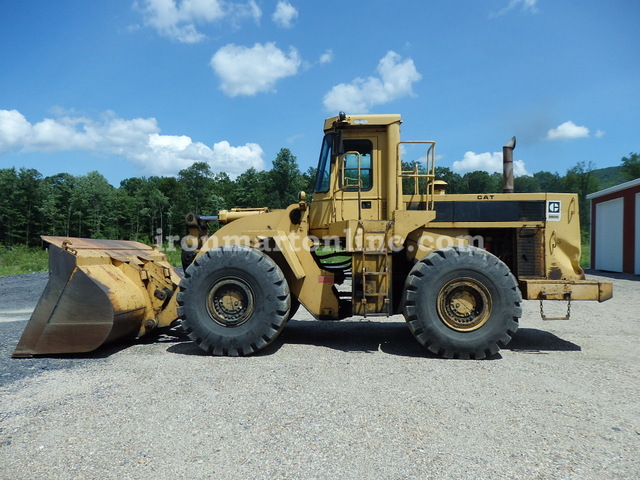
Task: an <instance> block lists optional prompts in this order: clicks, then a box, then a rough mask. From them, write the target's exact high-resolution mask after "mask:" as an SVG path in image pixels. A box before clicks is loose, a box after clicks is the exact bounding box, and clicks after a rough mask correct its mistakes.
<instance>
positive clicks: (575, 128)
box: [547, 121, 604, 140]
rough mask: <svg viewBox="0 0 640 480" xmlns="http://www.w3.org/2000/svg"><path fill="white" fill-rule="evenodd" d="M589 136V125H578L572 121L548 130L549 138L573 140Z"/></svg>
mask: <svg viewBox="0 0 640 480" xmlns="http://www.w3.org/2000/svg"><path fill="white" fill-rule="evenodd" d="M603 133H604V132H603ZM588 136H589V129H588V128H587V127H583V126H579V125H576V124H575V123H573V122H572V121H568V122H564V123H563V124H561V125H558V126H557V127H556V128H552V129H551V130H549V131H548V132H547V140H573V139H575V138H586V137H588Z"/></svg>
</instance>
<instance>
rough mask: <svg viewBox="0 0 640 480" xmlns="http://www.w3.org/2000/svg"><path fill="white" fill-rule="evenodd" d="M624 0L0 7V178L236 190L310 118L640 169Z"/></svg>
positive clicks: (312, 147)
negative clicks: (224, 184)
mask: <svg viewBox="0 0 640 480" xmlns="http://www.w3.org/2000/svg"><path fill="white" fill-rule="evenodd" d="M639 24H640V2H638V1H637V0H613V1H604V0H573V1H572V0H566V1H558V0H555V1H552V0H486V1H480V0H449V1H444V0H443V1H425V0H412V1H402V0H396V1H393V2H392V1H367V2H365V1H333V0H327V1H323V2H316V1H314V2H311V1H306V2H302V1H296V0H287V1H278V0H249V1H246V0H241V1H226V0H136V1H133V0H110V1H100V2H96V1H87V0H57V1H55V2H53V1H48V0H32V1H23V0H4V1H3V2H2V6H0V66H1V73H0V168H9V167H16V168H20V167H27V168H36V169H38V170H39V171H40V172H41V173H42V174H43V175H45V176H47V175H52V174H55V173H59V172H68V173H71V174H73V175H83V174H86V173H87V172H89V171H91V170H98V171H99V172H101V173H102V174H103V175H105V177H107V179H108V180H109V181H110V182H111V183H112V184H113V185H115V186H117V185H119V182H120V181H121V180H122V179H124V178H128V177H133V176H143V175H144V176H150V175H175V174H176V173H177V172H178V171H179V170H180V169H182V168H185V167H187V166H189V165H190V164H191V163H193V162H194V161H206V162H208V163H209V164H210V165H211V167H212V169H213V170H214V171H216V172H217V171H225V172H227V173H229V174H230V175H231V176H232V177H235V176H236V175H237V174H239V173H241V172H243V171H244V170H246V169H247V168H249V167H255V168H257V169H268V168H270V166H271V161H272V160H273V159H274V158H275V156H276V154H277V152H278V151H279V150H280V149H281V148H283V147H286V148H289V149H290V150H291V151H292V153H293V154H294V155H296V156H297V158H298V163H299V165H300V167H301V169H302V170H306V169H307V168H308V167H309V166H315V163H316V161H317V156H318V149H319V146H320V140H321V137H322V125H323V120H324V118H326V117H329V116H333V115H335V114H337V112H338V110H344V111H346V112H347V113H348V114H356V113H400V114H402V116H403V121H404V124H403V128H402V131H403V139H405V140H436V141H437V142H438V146H437V154H438V164H439V165H441V166H446V167H450V168H452V169H453V170H454V171H457V172H459V173H464V172H466V171H469V170H476V169H478V170H480V169H483V170H487V171H495V170H497V169H499V168H500V166H499V165H500V161H501V157H500V155H501V153H500V152H501V147H502V145H503V144H504V143H505V142H506V141H507V140H508V139H509V138H510V137H511V136H513V135H515V136H516V137H517V138H518V144H517V147H516V150H515V152H514V156H515V159H516V160H517V164H516V173H521V174H522V173H525V172H526V173H529V174H531V173H533V172H537V171H541V170H547V171H552V172H558V173H560V174H564V173H565V172H566V170H567V169H568V168H570V167H572V166H574V165H575V164H576V163H577V162H579V161H585V162H593V163H594V164H595V165H596V167H597V168H601V167H608V166H614V165H619V164H620V158H621V157H622V156H625V155H627V154H628V153H629V152H640V114H639V113H640V35H638V25H639Z"/></svg>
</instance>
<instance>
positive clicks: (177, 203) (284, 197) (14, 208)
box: [0, 148, 640, 247]
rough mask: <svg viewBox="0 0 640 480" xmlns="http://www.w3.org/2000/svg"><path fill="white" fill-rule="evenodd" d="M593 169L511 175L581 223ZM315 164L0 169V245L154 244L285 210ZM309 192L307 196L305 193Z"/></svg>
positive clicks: (477, 176) (452, 176)
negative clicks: (231, 218) (199, 226)
mask: <svg viewBox="0 0 640 480" xmlns="http://www.w3.org/2000/svg"><path fill="white" fill-rule="evenodd" d="M593 169H594V166H593V165H592V164H586V163H584V162H580V163H578V164H577V165H576V166H574V167H572V168H571V169H569V170H568V171H567V172H566V174H565V175H563V176H561V175H559V174H558V173H550V172H538V173H535V174H533V175H532V176H523V177H516V179H515V191H516V192H575V193H578V194H579V195H580V199H581V205H580V206H581V217H582V222H583V227H586V226H588V221H589V212H588V208H587V204H586V200H585V196H586V195H587V194H588V193H591V192H594V191H596V190H598V189H599V187H600V185H599V182H598V179H597V178H596V176H594V175H593ZM622 169H623V172H624V173H625V175H627V176H628V177H629V178H630V179H631V178H638V177H640V158H639V156H638V155H637V154H630V155H629V157H624V158H623V159H622ZM436 176H437V178H438V179H441V180H444V181H446V182H447V183H448V188H447V191H448V192H449V193H496V192H500V191H502V175H501V174H497V173H494V174H489V173H487V172H483V171H476V172H469V173H466V174H464V175H460V174H457V173H454V172H452V171H451V170H450V169H448V168H444V167H438V168H437V169H436ZM314 179H315V168H309V169H308V170H307V171H306V172H304V173H303V172H301V171H300V169H299V166H298V163H297V159H296V157H295V156H294V155H293V154H292V153H291V152H290V151H289V150H288V149H286V148H283V149H281V150H280V152H279V153H278V154H277V156H276V158H275V159H274V160H273V162H272V167H271V169H270V170H268V171H257V170H256V169H254V168H250V169H248V170H246V171H245V172H244V173H242V174H241V175H239V176H238V177H237V178H235V179H234V180H232V179H231V178H230V177H229V176H228V175H227V174H226V173H214V172H212V171H211V168H210V167H209V166H208V165H207V164H206V163H202V162H197V163H194V164H193V165H191V166H190V167H189V168H186V169H184V170H181V171H180V172H179V173H178V175H177V176H176V177H155V176H152V177H142V178H137V177H134V178H128V179H125V180H123V181H122V182H120V185H119V187H117V188H116V187H113V186H112V185H110V184H109V182H108V181H107V180H106V178H105V177H104V176H103V175H102V174H100V173H99V172H96V171H93V172H89V173H88V174H87V175H81V176H73V175H69V174H67V173H59V174H57V175H52V176H49V177H43V176H42V174H41V173H40V172H38V171H37V170H35V169H27V168H20V169H15V168H6V169H0V242H1V243H0V244H1V245H3V246H5V247H11V246H13V245H18V244H23V245H28V246H38V245H40V244H41V240H40V235H65V236H74V237H89V238H112V239H124V240H137V241H142V242H146V243H152V242H153V241H154V239H155V236H156V235H157V232H158V229H162V232H163V234H164V235H179V236H182V235H183V234H184V216H185V214H186V213H189V212H193V213H196V214H203V215H211V214H216V213H217V212H218V210H220V209H224V208H233V207H241V208H244V207H265V206H269V207H271V208H284V207H286V206H287V205H290V204H291V203H294V202H296V201H297V197H298V193H299V192H300V191H301V190H305V191H306V192H307V193H309V194H310V193H311V192H312V191H313V184H314ZM310 197H311V195H309V198H310Z"/></svg>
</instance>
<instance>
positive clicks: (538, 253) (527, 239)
mask: <svg viewBox="0 0 640 480" xmlns="http://www.w3.org/2000/svg"><path fill="white" fill-rule="evenodd" d="M544 273H545V265H544V230H543V229H542V228H522V229H520V231H519V232H518V276H520V277H544Z"/></svg>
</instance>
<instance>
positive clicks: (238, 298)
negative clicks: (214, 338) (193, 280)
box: [207, 278, 254, 327]
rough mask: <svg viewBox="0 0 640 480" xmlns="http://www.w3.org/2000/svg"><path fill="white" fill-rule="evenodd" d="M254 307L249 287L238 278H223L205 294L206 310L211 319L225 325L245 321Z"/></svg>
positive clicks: (230, 325) (239, 323)
mask: <svg viewBox="0 0 640 480" xmlns="http://www.w3.org/2000/svg"><path fill="white" fill-rule="evenodd" d="M253 308H254V295H253V291H252V290H251V287H250V286H249V285H248V284H247V283H246V282H244V281H243V280H241V279H239V278H223V279H221V280H219V281H218V282H216V283H215V284H214V285H213V287H211V289H210V290H209V293H208V294H207V311H208V312H209V316H210V317H211V319H212V320H213V321H214V322H216V323H218V324H220V325H222V326H225V327H235V326H238V325H241V324H243V323H244V322H246V321H247V320H248V319H249V317H250V316H251V314H252V313H253Z"/></svg>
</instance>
